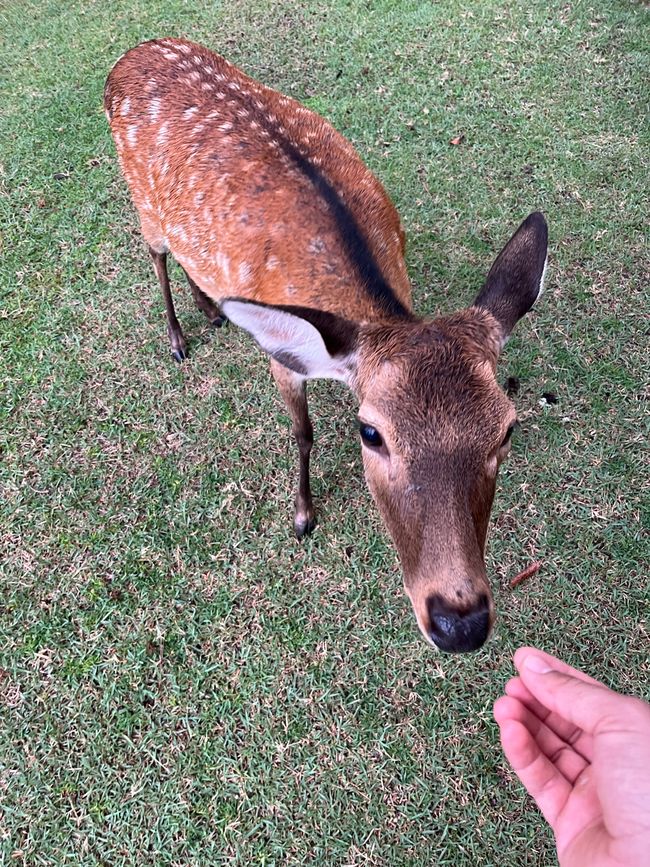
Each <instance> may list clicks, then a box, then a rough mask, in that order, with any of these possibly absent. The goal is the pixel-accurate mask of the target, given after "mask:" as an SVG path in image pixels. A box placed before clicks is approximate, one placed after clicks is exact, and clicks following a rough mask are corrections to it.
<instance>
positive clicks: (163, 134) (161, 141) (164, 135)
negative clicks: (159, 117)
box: [156, 120, 169, 147]
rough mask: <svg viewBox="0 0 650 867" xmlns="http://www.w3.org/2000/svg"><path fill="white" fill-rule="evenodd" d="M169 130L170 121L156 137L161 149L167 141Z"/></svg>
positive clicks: (163, 125)
mask: <svg viewBox="0 0 650 867" xmlns="http://www.w3.org/2000/svg"><path fill="white" fill-rule="evenodd" d="M168 130H169V121H168V120H166V121H165V122H164V123H163V124H162V126H161V127H160V129H159V130H158V135H157V136H156V144H157V145H158V147H160V146H161V145H163V144H164V143H165V142H166V141H167V135H168Z"/></svg>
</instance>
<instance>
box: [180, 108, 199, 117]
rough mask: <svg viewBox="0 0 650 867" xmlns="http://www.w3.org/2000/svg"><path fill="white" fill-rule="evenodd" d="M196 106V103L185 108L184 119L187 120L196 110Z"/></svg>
mask: <svg viewBox="0 0 650 867" xmlns="http://www.w3.org/2000/svg"><path fill="white" fill-rule="evenodd" d="M198 110H199V109H198V107H197V106H196V105H192V106H190V108H186V109H185V111H184V112H183V118H184V119H185V120H189V119H190V118H191V117H192V116H193V115H195V114H196V113H197V111H198Z"/></svg>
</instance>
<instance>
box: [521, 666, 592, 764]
mask: <svg viewBox="0 0 650 867" xmlns="http://www.w3.org/2000/svg"><path fill="white" fill-rule="evenodd" d="M505 693H506V695H508V696H510V697H511V698H514V699H517V700H518V701H520V702H521V703H522V704H523V705H525V707H527V708H528V710H529V711H530V712H531V713H533V714H535V716H536V717H537V718H538V719H540V720H541V721H542V722H543V723H544V724H545V725H547V726H548V728H549V729H550V730H551V731H552V732H554V733H555V734H556V735H557V736H558V737H559V738H561V739H562V740H563V741H564V742H565V743H567V744H569V745H570V746H572V747H573V748H574V749H575V750H576V752H578V753H580V755H581V756H583V757H584V758H585V759H586V760H587V761H589V762H590V761H592V758H593V754H594V746H593V738H592V736H591V735H590V734H587V733H585V732H584V731H583V730H582V729H581V728H579V727H578V726H576V725H574V724H573V723H572V722H569V721H568V720H566V719H565V718H564V717H563V716H560V715H559V714H557V713H554V712H553V711H550V710H549V709H548V708H547V707H545V706H544V705H543V704H542V703H541V702H539V701H537V699H536V698H535V696H534V695H533V694H532V693H531V691H530V690H529V689H528V687H527V686H526V685H525V683H524V682H523V680H522V679H521V678H520V677H513V678H511V679H510V680H509V681H508V683H506V686H505Z"/></svg>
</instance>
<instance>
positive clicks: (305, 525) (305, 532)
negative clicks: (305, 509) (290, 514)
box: [293, 515, 316, 539]
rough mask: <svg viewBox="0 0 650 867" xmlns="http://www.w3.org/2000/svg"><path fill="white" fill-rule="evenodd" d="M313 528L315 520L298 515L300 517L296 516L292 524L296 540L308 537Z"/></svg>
mask: <svg viewBox="0 0 650 867" xmlns="http://www.w3.org/2000/svg"><path fill="white" fill-rule="evenodd" d="M315 526H316V518H307V517H306V516H304V515H300V517H298V516H297V515H296V518H295V520H294V522H293V529H294V530H295V533H296V536H297V538H298V539H304V538H305V536H310V535H311V533H312V531H313V529H314V527H315Z"/></svg>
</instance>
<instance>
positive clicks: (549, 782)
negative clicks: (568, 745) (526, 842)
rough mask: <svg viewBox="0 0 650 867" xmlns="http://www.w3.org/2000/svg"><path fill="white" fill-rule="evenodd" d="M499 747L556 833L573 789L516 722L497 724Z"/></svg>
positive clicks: (525, 730) (529, 735)
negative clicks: (559, 819) (558, 822)
mask: <svg viewBox="0 0 650 867" xmlns="http://www.w3.org/2000/svg"><path fill="white" fill-rule="evenodd" d="M499 728H500V731H501V745H502V747H503V752H504V753H505V754H506V758H507V759H508V761H509V762H510V764H511V765H512V769H513V770H514V772H515V773H516V774H517V776H518V777H519V779H520V780H521V782H522V783H523V784H524V786H525V787H526V789H527V791H528V792H529V794H530V795H531V796H532V797H533V798H534V800H535V803H536V804H537V806H538V807H539V809H540V810H541V811H542V814H543V815H544V818H545V819H546V821H547V822H548V823H549V825H550V826H551V828H553V829H555V823H556V820H557V817H558V814H559V813H560V811H561V810H562V808H563V807H564V805H565V803H566V801H567V798H568V797H569V795H570V794H571V789H572V786H571V784H570V783H569V782H567V780H565V779H564V777H563V776H562V774H561V773H560V772H559V771H558V770H557V768H556V767H555V766H554V765H553V764H552V763H551V762H549V760H548V759H547V757H546V756H545V755H544V754H543V753H542V752H541V750H540V749H539V747H538V745H537V744H536V743H535V741H534V739H533V738H532V737H531V734H530V732H529V731H528V729H527V728H526V727H525V726H524V725H522V724H521V723H520V722H518V721H517V720H513V719H506V720H504V721H503V722H502V723H500V724H499Z"/></svg>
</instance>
